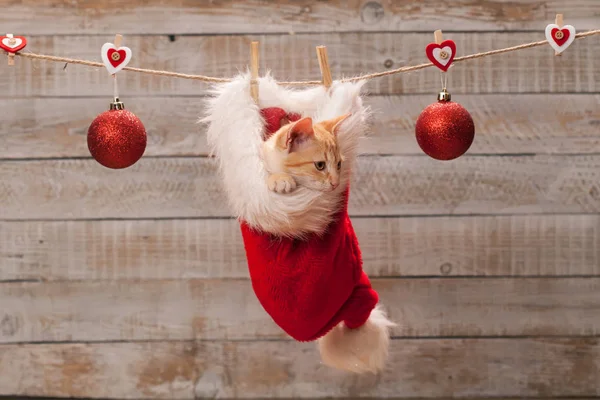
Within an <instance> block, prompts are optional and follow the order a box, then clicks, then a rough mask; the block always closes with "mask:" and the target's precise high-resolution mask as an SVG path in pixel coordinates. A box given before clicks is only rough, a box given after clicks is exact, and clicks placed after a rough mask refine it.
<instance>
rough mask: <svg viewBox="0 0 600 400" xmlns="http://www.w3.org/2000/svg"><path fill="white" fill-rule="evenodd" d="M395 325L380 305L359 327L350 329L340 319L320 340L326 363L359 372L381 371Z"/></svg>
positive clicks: (320, 349) (322, 355)
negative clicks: (391, 331) (391, 330)
mask: <svg viewBox="0 0 600 400" xmlns="http://www.w3.org/2000/svg"><path fill="white" fill-rule="evenodd" d="M394 326H396V324H395V323H393V322H392V321H390V320H389V319H388V318H387V316H386V314H385V312H384V311H383V310H382V309H381V307H380V306H377V307H375V309H373V311H371V315H370V316H369V319H368V320H367V322H365V324H364V325H362V326H361V327H359V328H356V329H349V328H348V327H346V326H345V325H344V323H343V322H342V323H340V324H339V325H337V326H336V327H335V328H333V329H332V330H331V331H329V333H327V334H326V335H325V336H323V337H322V338H320V339H319V340H318V346H319V351H320V353H321V358H322V360H323V363H324V364H325V365H328V366H330V367H333V368H337V369H341V370H345V371H349V372H354V373H358V374H361V373H365V372H370V373H377V372H379V371H381V370H382V369H383V368H384V366H385V363H386V361H387V357H388V350H389V345H390V328H392V327H394Z"/></svg>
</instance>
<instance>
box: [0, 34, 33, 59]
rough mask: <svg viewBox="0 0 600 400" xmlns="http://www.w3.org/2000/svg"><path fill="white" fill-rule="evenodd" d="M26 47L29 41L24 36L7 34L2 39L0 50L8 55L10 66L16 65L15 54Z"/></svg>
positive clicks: (0, 38) (0, 39) (0, 40)
mask: <svg viewBox="0 0 600 400" xmlns="http://www.w3.org/2000/svg"><path fill="white" fill-rule="evenodd" d="M25 46H27V39H25V37H24V36H14V35H13V34H12V33H7V34H6V35H5V36H2V37H0V48H1V49H2V50H4V51H6V52H7V53H8V65H15V53H16V52H17V51H19V50H23V49H24V48H25Z"/></svg>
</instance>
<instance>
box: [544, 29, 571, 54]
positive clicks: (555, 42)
mask: <svg viewBox="0 0 600 400" xmlns="http://www.w3.org/2000/svg"><path fill="white" fill-rule="evenodd" d="M575 35H576V32H575V28H574V27H573V26H572V25H564V26H563V27H562V28H561V27H559V26H558V25H556V24H550V25H548V26H547V27H546V40H548V43H550V46H552V48H553V49H554V51H556V52H557V53H558V54H560V53H562V52H563V51H565V50H566V49H567V47H569V46H570V45H571V43H573V41H574V40H575Z"/></svg>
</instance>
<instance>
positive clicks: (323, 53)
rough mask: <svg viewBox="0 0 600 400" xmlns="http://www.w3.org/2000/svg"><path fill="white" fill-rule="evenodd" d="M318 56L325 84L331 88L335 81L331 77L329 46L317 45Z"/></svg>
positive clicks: (327, 87)
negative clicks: (328, 55)
mask: <svg viewBox="0 0 600 400" xmlns="http://www.w3.org/2000/svg"><path fill="white" fill-rule="evenodd" d="M317 58H318V59H319V68H320V69H321V76H322V77H323V86H325V88H326V89H329V88H330V87H331V85H332V83H333V79H332V78H331V69H330V68H329V58H328V57H327V47H325V46H317Z"/></svg>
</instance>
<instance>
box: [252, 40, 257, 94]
mask: <svg viewBox="0 0 600 400" xmlns="http://www.w3.org/2000/svg"><path fill="white" fill-rule="evenodd" d="M250 95H251V96H252V99H254V102H255V103H257V104H258V42H252V43H251V44H250Z"/></svg>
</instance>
